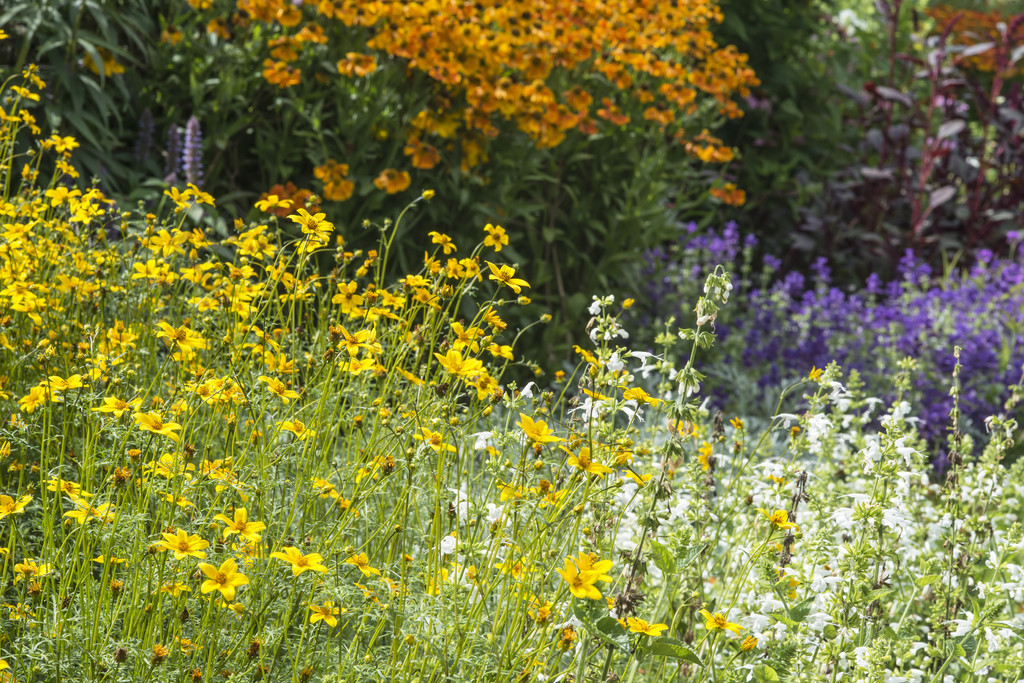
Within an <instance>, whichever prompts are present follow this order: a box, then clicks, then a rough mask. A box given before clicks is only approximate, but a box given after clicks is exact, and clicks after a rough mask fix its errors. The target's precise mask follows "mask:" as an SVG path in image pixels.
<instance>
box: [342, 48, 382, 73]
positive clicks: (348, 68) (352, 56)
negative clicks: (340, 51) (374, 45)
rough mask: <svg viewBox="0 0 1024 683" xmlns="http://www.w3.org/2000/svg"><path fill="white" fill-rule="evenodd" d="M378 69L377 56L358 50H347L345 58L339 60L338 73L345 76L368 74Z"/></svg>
mask: <svg viewBox="0 0 1024 683" xmlns="http://www.w3.org/2000/svg"><path fill="white" fill-rule="evenodd" d="M376 70H377V58H376V57H374V56H373V55H364V54H360V53H358V52H346V53H345V59H340V60H338V73H340V74H344V75H345V76H360V77H362V76H366V75H369V74H372V73H373V72H374V71H376Z"/></svg>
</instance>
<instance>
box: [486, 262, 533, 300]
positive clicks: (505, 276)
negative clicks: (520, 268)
mask: <svg viewBox="0 0 1024 683" xmlns="http://www.w3.org/2000/svg"><path fill="white" fill-rule="evenodd" d="M484 263H486V264H487V267H488V268H490V270H491V274H490V275H488V276H487V277H488V279H490V280H494V281H495V282H497V283H498V284H502V285H505V286H506V287H508V288H509V289H511V290H512V291H513V292H515V293H516V294H519V292H521V291H522V288H523V287H529V286H530V283H528V282H527V281H526V280H520V279H519V278H517V277H516V276H515V275H516V271H515V269H514V268H513V267H512V266H504V265H503V266H501V267H498V266H496V265H494V264H493V263H491V262H490V261H484Z"/></svg>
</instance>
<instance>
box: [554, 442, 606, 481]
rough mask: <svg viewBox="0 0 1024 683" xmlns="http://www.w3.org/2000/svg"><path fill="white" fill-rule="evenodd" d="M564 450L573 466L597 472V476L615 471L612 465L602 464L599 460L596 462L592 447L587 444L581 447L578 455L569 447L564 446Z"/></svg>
mask: <svg viewBox="0 0 1024 683" xmlns="http://www.w3.org/2000/svg"><path fill="white" fill-rule="evenodd" d="M562 450H563V451H565V452H566V453H568V454H569V464H570V465H572V466H573V467H576V468H578V469H581V470H583V471H584V472H589V473H590V474H596V475H597V476H599V477H602V478H603V477H604V475H605V474H607V473H609V472H614V470H613V469H612V468H611V467H608V466H607V465H602V464H601V463H599V462H594V460H593V458H592V457H591V455H590V448H588V447H587V446H584V447H582V448H580V452H579V455H578V456H576V455H573V454H572V452H571V451H570V450H569V449H567V448H565V447H564V446H563V447H562Z"/></svg>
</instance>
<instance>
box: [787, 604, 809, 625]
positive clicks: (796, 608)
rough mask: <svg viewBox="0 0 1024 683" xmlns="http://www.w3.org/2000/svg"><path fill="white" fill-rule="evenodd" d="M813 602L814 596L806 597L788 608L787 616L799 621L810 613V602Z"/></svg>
mask: <svg viewBox="0 0 1024 683" xmlns="http://www.w3.org/2000/svg"><path fill="white" fill-rule="evenodd" d="M812 602H814V598H808V599H807V600H804V601H803V602H799V603H797V604H795V605H793V607H791V608H790V610H789V618H790V619H792V620H793V621H795V622H797V623H800V622H802V621H803V620H804V619H806V618H807V615H808V614H810V613H811V603H812Z"/></svg>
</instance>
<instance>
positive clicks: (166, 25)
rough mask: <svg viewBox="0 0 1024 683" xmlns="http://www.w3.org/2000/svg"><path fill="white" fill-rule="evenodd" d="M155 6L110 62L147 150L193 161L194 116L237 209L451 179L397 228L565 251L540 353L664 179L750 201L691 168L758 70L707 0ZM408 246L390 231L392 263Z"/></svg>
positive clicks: (649, 210) (354, 216) (640, 241)
mask: <svg viewBox="0 0 1024 683" xmlns="http://www.w3.org/2000/svg"><path fill="white" fill-rule="evenodd" d="M152 13H153V14H154V15H158V16H159V25H158V26H157V27H156V28H155V29H154V28H153V27H148V30H145V31H142V32H141V33H140V34H139V35H140V36H143V37H141V38H137V40H138V41H139V42H140V44H143V43H144V44H145V47H146V52H145V54H144V55H139V58H138V59H137V60H134V61H135V63H123V64H122V63H120V62H113V61H112V62H111V63H112V64H116V65H117V70H116V71H115V72H114V73H113V74H112V75H111V78H109V79H108V80H109V81H110V82H112V83H116V84H118V85H119V87H121V89H122V90H124V87H123V85H124V84H125V83H127V82H128V81H127V79H129V78H131V79H140V80H144V81H145V82H146V83H148V84H149V86H148V87H146V88H144V89H141V90H139V89H135V88H132V94H133V97H132V98H130V99H129V98H126V97H120V98H118V99H119V100H121V101H120V106H121V107H122V109H123V111H124V116H125V118H126V119H134V118H140V119H141V117H142V116H143V112H144V111H149V112H150V113H151V115H152V122H149V121H148V120H147V121H146V122H142V121H140V135H142V136H143V137H145V138H146V139H147V141H150V142H151V141H155V144H145V145H138V146H137V148H138V151H139V152H140V155H139V156H140V163H139V166H140V167H143V168H147V169H149V170H150V171H151V172H153V173H154V174H159V176H160V177H164V178H165V179H167V180H169V181H171V182H175V181H182V180H185V177H184V168H183V167H182V161H183V159H182V153H183V151H182V149H181V143H182V140H181V138H182V136H183V134H184V131H183V130H182V127H183V126H184V125H185V122H186V120H189V121H195V123H196V125H197V126H199V128H200V132H201V136H202V143H201V145H202V147H201V154H200V155H194V156H197V157H198V159H195V160H196V161H199V162H200V163H199V164H198V169H201V170H202V171H203V175H204V180H203V182H202V183H199V186H200V187H202V188H203V189H204V190H206V191H209V192H213V193H214V194H215V195H217V196H218V198H219V200H220V201H221V202H222V204H224V205H225V206H230V207H232V208H233V209H234V210H235V211H241V210H245V209H248V208H249V207H250V206H251V205H252V203H253V201H254V200H255V199H257V198H258V197H261V198H266V197H267V196H269V195H271V194H276V195H278V196H279V197H288V198H292V199H294V200H295V201H296V202H297V205H301V204H303V203H304V202H305V201H306V200H307V199H308V198H310V197H311V196H314V195H315V196H316V197H317V199H318V200H319V201H317V202H315V204H314V205H312V206H310V207H309V208H310V209H311V210H315V208H316V206H319V205H322V206H324V207H326V208H330V211H331V212H332V215H333V216H334V217H335V220H336V221H338V222H339V224H343V225H356V224H359V223H360V222H362V220H364V219H365V218H367V217H370V216H374V215H379V214H380V213H384V214H393V213H395V212H397V211H398V210H400V209H401V207H402V206H404V205H405V203H407V202H408V200H409V198H410V196H412V195H411V194H410V193H411V192H413V191H412V190H411V189H410V187H411V186H412V184H413V183H415V185H416V186H420V185H428V186H430V187H433V188H435V189H436V190H437V191H438V196H439V198H443V199H440V200H439V201H438V202H436V203H434V204H433V205H431V206H428V207H426V208H425V209H424V210H422V211H420V212H418V213H417V215H416V216H412V217H410V220H409V221H408V222H407V223H406V225H405V229H406V230H409V231H411V233H410V234H415V235H423V234H426V233H427V231H429V230H431V229H433V228H434V227H435V226H436V225H450V226H452V227H451V228H450V229H449V231H450V232H452V233H453V235H455V236H456V237H457V238H461V237H467V238H468V236H469V235H474V236H475V235H476V234H477V232H478V230H479V228H480V227H481V226H482V225H484V224H486V223H488V222H491V223H495V224H498V223H502V222H505V223H508V224H511V225H515V228H516V229H515V230H512V229H511V228H509V230H510V232H509V234H510V236H511V237H512V244H511V245H510V252H509V253H510V254H511V255H512V256H513V257H514V258H518V259H520V260H521V261H522V262H524V263H525V262H527V261H529V262H531V263H536V264H538V265H540V264H545V263H549V262H551V258H552V255H553V254H557V255H558V258H557V259H556V261H555V262H557V263H559V269H558V271H555V270H554V269H551V268H546V267H544V266H541V268H542V271H540V272H538V278H539V281H538V287H537V291H536V293H535V294H536V296H537V297H538V299H539V300H540V301H541V302H543V303H545V304H547V305H550V306H551V307H552V308H553V310H554V311H555V314H556V316H557V317H558V321H557V322H556V324H555V325H553V326H551V327H549V328H547V332H546V336H545V337H544V338H543V339H537V340H535V341H534V342H532V343H531V345H532V346H533V347H534V348H545V350H546V353H547V354H548V355H550V356H551V357H555V356H559V355H564V351H565V348H566V347H565V339H566V338H567V335H568V331H569V329H570V325H571V324H572V322H573V321H575V320H576V319H578V318H579V317H581V316H582V315H583V310H584V308H585V304H586V302H585V300H583V299H581V294H580V292H581V291H586V290H590V289H594V288H598V287H603V286H604V285H605V283H606V281H608V280H617V279H620V278H622V277H623V275H624V274H625V272H626V269H625V268H624V267H623V264H624V262H625V261H626V260H627V258H628V256H629V255H630V254H632V255H634V256H635V255H638V254H639V250H640V249H641V248H642V246H643V245H645V244H654V243H656V242H657V241H659V240H660V239H661V238H663V237H664V234H665V231H666V229H667V226H668V225H670V219H669V218H666V212H665V210H664V205H665V203H666V201H667V200H670V199H671V200H672V202H673V203H674V204H675V205H676V206H677V207H678V208H679V209H680V210H681V209H683V208H686V207H687V206H690V205H691V204H693V203H695V202H706V200H707V196H708V195H707V192H708V189H709V188H711V189H713V190H714V193H715V196H716V197H718V199H715V200H713V201H714V202H716V203H717V202H719V201H725V202H727V203H737V202H742V193H740V192H739V191H738V190H737V189H736V188H735V187H734V186H733V185H728V184H723V183H722V182H721V181H720V180H718V179H716V177H715V176H716V174H715V173H714V172H704V173H701V174H700V175H699V176H698V175H697V173H696V171H695V170H694V169H695V168H696V167H699V166H701V165H704V164H715V165H717V164H718V163H720V162H722V161H727V160H728V159H731V158H732V150H731V149H730V148H729V147H728V146H726V145H724V144H723V143H722V142H721V141H720V140H719V139H718V138H717V137H715V135H714V134H713V133H714V131H715V130H716V129H717V128H718V127H720V125H721V123H722V122H723V121H725V120H727V119H729V118H732V117H737V116H740V114H741V112H740V109H739V107H738V106H737V104H736V102H735V101H734V99H733V98H734V97H735V96H743V95H745V94H746V93H747V92H748V89H749V87H750V86H752V85H754V84H756V83H757V79H756V77H755V76H754V74H753V72H752V71H751V70H750V68H749V67H747V66H746V57H745V56H744V55H742V54H741V53H739V52H738V51H737V50H736V49H735V48H732V47H722V46H719V45H718V44H717V43H716V42H715V39H714V35H713V33H712V27H713V26H714V25H715V24H716V23H717V22H720V21H721V20H722V13H721V11H720V10H719V8H718V6H717V4H716V2H715V0H700V1H699V2H690V3H662V2H654V1H653V0H645V1H644V2H635V3H624V4H623V3H605V2H578V3H569V4H566V3H562V2H552V1H550V0H518V1H516V2H506V3H495V2H482V3H454V2H445V3H438V2H433V1H430V2H406V1H405V0H402V1H390V0H389V1H386V2H369V3H368V2H364V1H363V0H323V1H319V2H306V3H292V2H288V1H286V0H238V2H227V1H225V0H218V1H216V2H214V1H212V0H190V2H188V3H186V2H183V1H182V0H168V1H166V2H162V3H155V4H153V5H152ZM9 20H10V21H13V22H14V26H15V27H16V29H18V30H19V31H20V30H21V24H20V17H19V15H17V14H15V15H14V16H13V17H12V18H9ZM51 33H52V32H50V31H48V30H40V31H39V32H37V33H36V34H33V35H38V36H40V38H39V39H38V40H37V41H36V42H35V43H32V41H30V40H28V39H26V40H24V41H23V42H22V48H21V49H22V51H23V52H26V51H27V52H26V54H31V50H29V47H30V43H31V49H32V50H35V49H37V48H38V41H39V40H44V41H45V40H48V39H49V38H50V37H51ZM157 35H159V40H157ZM110 42H111V43H116V42H117V41H116V40H115V39H114V37H111V38H110ZM124 52H125V51H123V50H122V51H121V52H118V53H117V54H118V55H123V54H124ZM124 61H125V60H122V62H124ZM119 71H124V73H123V74H120V73H118V72H119ZM46 75H47V74H45V73H44V76H46ZM136 92H137V93H138V94H137V96H136ZM129 111H130V112H132V113H131V114H130V115H129V114H128V112H129ZM125 125H134V121H133V120H132V121H126V122H125ZM80 137H81V136H80ZM164 140H167V143H166V144H164V143H163V141H164ZM83 144H87V145H88V144H90V143H89V139H88V138H85V139H83ZM161 145H162V147H163V155H164V158H163V162H161V160H160V159H159V157H158V151H159V148H160V147H161ZM111 146H113V140H106V141H104V144H103V145H102V146H100V148H102V149H106V148H109V147H111ZM147 150H148V152H149V153H148V154H146V151H147ZM125 155H127V150H125V152H124V153H123V154H122V157H123V156H125ZM194 165H195V164H194ZM160 167H162V168H163V172H162V173H161V172H158V171H157V170H156V169H158V168H160ZM119 171H126V170H125V169H123V168H121V169H119ZM124 178H128V179H129V181H130V182H127V183H126V182H122V183H120V184H119V183H114V184H113V185H114V186H115V187H119V186H120V187H121V189H124V190H125V193H127V192H128V190H127V189H125V186H128V187H130V188H131V191H132V192H133V193H134V194H133V198H136V199H146V200H148V201H153V200H154V199H155V198H156V197H157V196H158V192H154V191H153V188H152V187H151V186H145V187H140V186H139V183H138V182H137V178H136V177H134V176H132V175H131V173H127V174H126V173H121V174H120V179H121V180H124ZM595 187H598V188H601V190H602V192H601V193H593V192H591V189H592V188H595ZM680 188H685V189H682V190H681V189H680ZM506 227H509V225H506ZM408 241H409V243H410V244H412V243H415V239H412V238H410V240H408ZM405 242H406V240H404V239H403V240H400V241H399V242H398V245H399V246H401V245H402V244H403V243H405ZM355 246H361V247H368V246H369V245H368V244H362V243H359V240H358V239H356V244H355ZM418 259H419V254H418V253H417V252H416V250H415V249H413V248H410V249H408V250H406V249H398V250H396V254H395V259H394V263H395V264H396V265H401V266H403V267H405V268H408V267H411V266H412V264H413V263H414V262H416V261H418ZM577 285H580V286H579V287H578V286H577ZM560 352H561V353H560Z"/></svg>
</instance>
